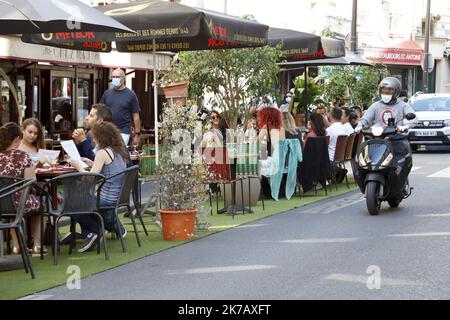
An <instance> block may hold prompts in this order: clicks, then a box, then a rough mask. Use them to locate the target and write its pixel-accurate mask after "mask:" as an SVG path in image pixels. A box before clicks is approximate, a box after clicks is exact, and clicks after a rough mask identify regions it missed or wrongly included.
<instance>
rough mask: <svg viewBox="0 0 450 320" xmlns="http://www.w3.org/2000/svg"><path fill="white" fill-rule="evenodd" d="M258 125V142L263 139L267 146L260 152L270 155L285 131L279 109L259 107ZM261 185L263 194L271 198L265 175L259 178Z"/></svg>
mask: <svg viewBox="0 0 450 320" xmlns="http://www.w3.org/2000/svg"><path fill="white" fill-rule="evenodd" d="M258 126H259V135H258V142H259V143H260V145H261V143H262V142H263V141H264V144H263V145H265V147H266V148H267V150H263V149H264V148H265V147H261V149H262V153H265V154H267V156H268V157H271V156H272V155H273V154H274V152H275V147H276V146H277V145H278V141H280V140H285V131H284V128H283V121H282V118H281V112H280V110H278V109H277V108H272V107H264V108H263V109H260V110H259V111H258ZM261 186H262V191H263V195H264V196H265V197H266V199H271V198H272V191H271V188H270V184H269V180H268V179H267V177H265V176H263V177H262V178H261ZM280 196H282V195H280Z"/></svg>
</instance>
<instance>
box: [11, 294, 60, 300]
mask: <svg viewBox="0 0 450 320" xmlns="http://www.w3.org/2000/svg"><path fill="white" fill-rule="evenodd" d="M51 297H53V295H51V294H32V295H29V296H26V297H23V298H20V299H17V300H47V299H50V298H51Z"/></svg>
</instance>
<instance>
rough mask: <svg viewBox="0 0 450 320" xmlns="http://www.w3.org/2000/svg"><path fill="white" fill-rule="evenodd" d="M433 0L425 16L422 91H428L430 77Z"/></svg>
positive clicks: (429, 1)
mask: <svg viewBox="0 0 450 320" xmlns="http://www.w3.org/2000/svg"><path fill="white" fill-rule="evenodd" d="M430 8H431V0H427V15H426V18H425V56H424V61H423V83H422V89H423V90H422V91H423V92H424V93H428V77H429V72H428V71H429V70H428V68H429V64H428V62H429V60H428V54H429V53H430V25H431V14H430Z"/></svg>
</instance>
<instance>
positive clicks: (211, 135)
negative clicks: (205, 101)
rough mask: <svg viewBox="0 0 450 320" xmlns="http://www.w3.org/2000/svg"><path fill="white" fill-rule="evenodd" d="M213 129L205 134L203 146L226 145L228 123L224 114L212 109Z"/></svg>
mask: <svg viewBox="0 0 450 320" xmlns="http://www.w3.org/2000/svg"><path fill="white" fill-rule="evenodd" d="M210 119H211V130H209V131H208V132H207V133H205V135H204V136H203V140H202V147H206V148H215V147H224V146H225V143H226V138H227V136H226V133H227V129H228V123H227V121H226V120H225V118H224V117H222V115H221V114H220V113H219V112H217V111H214V110H213V111H211V115H210Z"/></svg>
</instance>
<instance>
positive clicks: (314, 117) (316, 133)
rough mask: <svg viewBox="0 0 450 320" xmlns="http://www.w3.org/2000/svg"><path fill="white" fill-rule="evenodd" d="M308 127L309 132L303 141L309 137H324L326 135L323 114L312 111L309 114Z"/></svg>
mask: <svg viewBox="0 0 450 320" xmlns="http://www.w3.org/2000/svg"><path fill="white" fill-rule="evenodd" d="M308 127H309V133H308V135H307V136H306V138H305V142H306V141H307V140H308V139H309V138H315V137H325V136H326V135H327V131H326V129H325V122H324V120H323V116H322V115H320V114H318V113H312V114H311V115H310V116H309V121H308Z"/></svg>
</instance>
